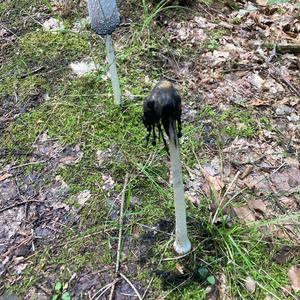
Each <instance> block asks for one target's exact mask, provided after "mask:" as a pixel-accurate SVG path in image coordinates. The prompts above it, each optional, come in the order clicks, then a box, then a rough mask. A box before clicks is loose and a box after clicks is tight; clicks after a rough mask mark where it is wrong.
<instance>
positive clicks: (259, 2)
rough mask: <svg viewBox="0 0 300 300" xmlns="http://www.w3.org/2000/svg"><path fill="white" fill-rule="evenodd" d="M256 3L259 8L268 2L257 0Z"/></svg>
mask: <svg viewBox="0 0 300 300" xmlns="http://www.w3.org/2000/svg"><path fill="white" fill-rule="evenodd" d="M256 3H257V4H258V5H261V6H266V5H267V4H268V0H257V1H256Z"/></svg>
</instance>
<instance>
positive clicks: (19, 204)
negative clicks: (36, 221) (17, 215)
mask: <svg viewBox="0 0 300 300" xmlns="http://www.w3.org/2000/svg"><path fill="white" fill-rule="evenodd" d="M33 202H37V203H43V202H44V201H39V200H27V201H23V202H19V203H15V204H12V205H10V206H7V207H4V208H2V209H0V214H1V213H3V212H4V211H6V210H10V209H12V208H15V207H19V206H22V205H27V204H28V203H33Z"/></svg>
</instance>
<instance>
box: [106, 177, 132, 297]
mask: <svg viewBox="0 0 300 300" xmlns="http://www.w3.org/2000/svg"><path fill="white" fill-rule="evenodd" d="M127 184H128V173H127V174H126V176H125V182H124V187H123V190H122V198H121V208H120V216H119V237H118V249H117V262H116V269H115V273H116V274H117V275H118V272H119V269H120V257H121V244H122V231H123V214H124V202H125V192H126V187H127ZM115 283H116V282H114V283H113V285H112V287H111V291H110V295H109V300H112V299H113V296H114V292H115Z"/></svg>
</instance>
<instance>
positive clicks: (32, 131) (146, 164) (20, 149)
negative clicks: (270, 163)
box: [0, 1, 297, 299]
mask: <svg viewBox="0 0 300 300" xmlns="http://www.w3.org/2000/svg"><path fill="white" fill-rule="evenodd" d="M21 2H22V5H20V6H18V7H16V6H15V5H14V4H13V2H11V1H5V2H4V3H3V4H1V6H0V12H1V14H7V11H9V12H11V13H12V16H13V17H12V18H11V20H10V22H8V23H7V26H11V25H14V24H15V26H16V27H17V26H19V25H18V24H19V21H20V19H19V17H18V13H20V12H21V11H31V10H32V6H33V5H32V2H27V1H21ZM209 4H210V3H207V4H206V5H209ZM51 5H52V4H51V2H48V1H47V3H46V2H39V5H38V6H37V8H36V10H38V11H42V12H43V14H44V15H45V16H46V15H47V14H48V15H49V16H50V15H51V14H53V9H52V8H53V7H52V6H51ZM128 5H129V6H128V7H130V5H132V3H131V2H130V4H128ZM218 5H220V4H218ZM145 6H146V7H147V9H148V10H146V9H145ZM151 7H152V8H153V5H152V6H151V5H150V6H149V4H148V3H147V2H145V1H142V2H141V5H140V6H139V7H138V9H137V11H136V12H135V18H136V19H137V24H134V25H133V26H132V27H131V28H130V29H129V30H127V29H126V27H125V28H121V29H120V32H121V34H118V33H116V35H115V40H116V45H117V46H119V47H120V49H121V50H120V51H117V60H118V63H119V75H120V79H121V85H122V89H123V91H124V94H125V96H124V99H123V100H124V102H123V103H122V105H121V107H116V106H115V105H114V104H113V99H112V89H111V85H110V81H109V79H107V78H106V72H107V69H106V66H105V63H104V60H105V55H104V45H103V41H102V40H101V39H99V38H97V37H95V35H94V34H93V33H91V32H90V31H88V30H84V31H83V32H79V33H75V32H72V31H71V30H70V28H71V26H70V24H72V20H74V19H75V17H76V16H77V17H84V16H85V14H84V10H80V11H79V12H78V13H76V14H72V15H70V16H68V17H65V18H62V20H63V21H64V22H65V24H66V30H64V31H60V32H55V33H53V32H45V31H43V30H41V28H40V27H39V26H35V25H36V24H35V25H34V26H32V27H30V30H22V31H20V32H19V37H18V39H17V40H16V41H15V44H14V46H13V47H11V45H9V42H7V45H6V46H5V47H7V48H5V49H6V51H4V52H3V53H4V54H5V55H7V60H6V61H5V63H4V64H3V66H2V68H1V87H0V92H1V95H2V99H1V105H2V109H3V111H4V113H5V114H7V113H10V111H14V115H15V116H16V117H15V118H13V119H9V120H7V121H6V122H5V126H3V128H2V127H0V129H1V128H2V135H1V139H0V149H1V150H2V151H5V156H4V157H2V158H1V167H4V166H6V165H7V164H11V163H13V164H14V165H23V164H25V165H26V164H27V163H28V162H31V153H33V151H34V149H33V146H34V144H35V142H36V140H37V139H38V137H39V136H40V135H41V134H43V133H44V132H47V133H48V135H49V136H50V137H51V138H52V139H53V140H56V141H58V142H59V143H60V144H61V145H63V146H64V147H72V146H75V145H80V147H81V150H82V151H83V157H82V159H81V160H80V161H79V162H78V163H76V164H74V165H70V166H64V167H63V168H60V169H56V170H55V172H54V174H51V175H52V176H53V177H54V176H59V178H62V179H63V180H64V181H65V182H66V183H67V184H68V185H69V186H70V190H69V194H68V199H66V203H68V204H69V205H70V206H71V207H72V206H74V208H76V209H78V208H79V207H78V203H77V202H76V201H74V196H76V195H77V194H78V193H80V192H82V191H85V190H89V191H90V192H91V193H92V197H91V198H90V199H89V201H88V202H87V203H86V204H85V205H84V206H83V207H80V212H79V215H80V218H79V220H78V221H77V222H76V224H75V225H74V226H72V227H70V228H68V227H67V226H66V227H65V228H64V230H63V231H62V233H61V234H60V236H59V238H57V239H56V240H54V241H51V243H50V244H47V241H46V244H43V243H41V244H40V245H39V247H38V249H37V251H36V252H34V253H33V254H32V256H29V257H28V258H25V259H26V264H27V267H26V268H25V269H24V271H22V273H21V276H18V275H16V274H14V273H13V272H12V273H10V274H6V276H5V278H3V279H4V281H3V282H4V285H3V286H2V290H1V292H6V293H7V292H11V293H14V294H16V295H18V297H20V298H24V297H25V296H26V295H27V297H28V295H29V297H31V298H32V299H34V298H37V299H39V297H41V294H39V292H37V291H38V290H39V286H42V287H43V291H42V292H44V293H45V295H46V297H48V298H51V297H52V296H55V295H56V296H58V297H62V294H63V292H68V293H69V294H70V295H72V296H73V297H74V299H77V298H78V299H79V298H80V297H87V295H86V294H84V293H83V292H82V291H80V285H78V282H79V281H80V278H81V277H83V276H85V275H86V274H89V276H90V274H94V276H96V274H97V276H96V277H97V279H96V281H95V282H96V283H95V286H91V289H92V291H93V293H95V292H97V289H100V288H101V287H102V286H104V285H105V284H109V283H110V282H111V281H113V278H114V265H115V263H116V255H117V243H118V230H119V225H118V213H119V209H120V195H121V192H122V189H123V186H124V178H125V175H126V174H129V178H130V179H129V183H128V185H127V187H126V193H125V209H124V226H123V232H122V239H123V243H122V245H123V248H122V252H121V270H122V272H124V273H126V274H127V276H128V278H130V280H131V281H132V282H133V283H134V284H135V285H136V286H138V287H139V289H140V290H141V291H146V287H147V286H148V284H149V282H150V280H151V285H150V286H149V290H148V291H147V296H146V298H147V297H148V298H149V299H156V298H157V297H159V296H163V297H165V298H168V299H205V298H206V297H207V289H208V287H211V292H210V293H211V295H213V291H214V289H215V287H216V286H217V285H220V284H221V285H222V284H223V286H224V288H225V289H226V293H227V294H228V297H235V298H236V299H265V297H266V295H272V296H273V297H274V298H275V299H288V298H290V299H295V296H293V295H292V294H291V293H288V294H286V293H285V294H284V291H283V290H282V287H283V286H286V285H287V284H288V278H287V275H286V274H287V270H288V268H289V267H290V266H291V265H293V264H295V262H296V260H297V258H296V257H295V258H294V259H292V260H290V261H289V262H288V263H287V264H285V265H278V264H276V263H275V262H274V261H272V257H273V256H274V255H275V254H276V253H277V252H278V251H279V250H280V249H281V246H282V245H286V244H287V243H288V244H289V245H290V246H293V244H292V242H288V241H286V240H284V239H280V238H274V240H272V242H271V243H270V241H269V240H268V239H266V236H265V235H264V231H263V230H262V229H263V228H265V227H267V226H268V225H270V223H272V222H273V223H275V224H281V222H282V220H281V219H280V218H277V219H275V220H272V221H264V220H261V221H256V222H253V223H250V224H248V225H245V224H242V223H240V222H239V221H237V220H236V219H234V220H233V221H231V222H230V225H228V222H227V219H226V217H224V216H223V215H222V212H221V211H222V210H221V211H219V212H218V215H217V216H215V218H217V217H218V218H219V219H220V221H219V222H217V223H213V222H212V214H211V211H210V210H209V206H210V204H211V203H214V201H216V199H214V197H215V194H214V193H213V192H212V194H211V197H206V196H204V195H202V197H201V198H200V200H199V202H200V205H198V206H195V205H193V204H191V203H189V204H188V224H189V231H190V235H191V241H192V244H193V247H194V248H193V250H192V252H191V253H190V254H189V255H187V256H185V257H183V258H176V257H174V253H173V252H172V243H173V236H172V235H171V234H172V230H173V227H174V221H173V203H172V193H171V190H170V187H169V183H168V181H169V171H168V159H167V154H166V153H165V151H164V149H163V146H162V145H159V146H157V147H153V146H148V147H146V146H145V139H144V138H145V130H144V128H143V125H142V122H141V116H142V103H143V99H144V97H145V96H146V95H147V94H148V93H149V90H150V89H151V87H152V81H153V80H158V79H159V78H160V77H161V76H162V74H163V73H165V74H169V72H170V70H169V69H168V68H166V67H164V66H163V65H162V64H161V61H160V60H157V55H156V54H157V53H170V52H172V51H173V49H174V44H171V43H168V42H165V40H164V33H163V28H162V27H160V26H156V25H155V22H156V19H155V17H156V15H153V16H152V17H151V10H150V9H151ZM124 9H126V8H124ZM176 10H178V11H179V12H180V16H183V17H184V18H186V19H188V18H189V14H190V11H189V10H184V9H180V8H176V9H173V10H171V9H170V10H168V11H166V12H165V14H166V15H167V16H171V17H173V18H175V19H176ZM46 12H47V13H46ZM125 14H126V15H127V14H128V11H126V12H125ZM74 15H75V16H74ZM32 18H35V17H34V15H33V16H32ZM215 21H216V22H218V21H219V20H217V18H216V20H215ZM14 22H15V23H14ZM143 22H144V23H143ZM145 22H148V23H147V26H146V27H145V26H143V25H145ZM149 27H150V28H151V29H150V30H149ZM151 30H152V32H151ZM150 32H151V34H150ZM225 33H226V31H224V30H215V32H212V33H211V34H210V37H209V38H208V39H207V41H205V43H204V44H203V45H202V46H201V49H200V50H199V48H198V49H197V48H196V49H193V48H185V47H184V45H178V44H177V45H176V47H175V48H176V50H177V51H178V53H181V54H182V55H183V56H184V57H185V58H186V59H187V58H188V57H189V56H190V57H192V58H193V59H194V58H196V57H197V55H199V54H200V53H202V52H203V51H205V49H208V51H214V50H217V49H218V48H219V39H220V38H221V37H222V36H223V35H224V34H225ZM122 34H125V35H126V39H127V40H126V43H125V44H124V45H121V42H122V41H123V40H122V39H123V37H124V36H123V35H122ZM119 43H120V44H119ZM7 50H9V51H7ZM193 51H194V52H193ZM86 57H92V58H93V60H94V61H95V62H97V63H99V64H100V68H99V70H98V71H97V72H95V73H93V74H89V75H86V76H84V77H81V78H76V77H75V76H74V75H73V74H72V73H71V71H70V68H69V64H70V63H71V62H73V61H76V60H80V59H83V58H86ZM39 68H40V70H39ZM35 70H38V71H37V72H36V73H35ZM32 73H33V74H32ZM145 78H150V81H149V80H145ZM127 91H130V93H126V92H127ZM46 94H47V97H45V95H46ZM182 96H183V99H185V97H187V96H189V97H190V96H191V95H188V93H187V92H183V95H182ZM194 96H195V99H196V98H197V95H194ZM189 101H193V99H190V100H189ZM16 107H17V109H16ZM206 121H207V122H206ZM207 124H208V125H207ZM265 128H269V129H270V124H269V122H268V119H265V118H262V117H261V116H260V114H259V113H258V112H257V111H256V110H255V109H246V110H245V109H243V108H240V107H231V108H230V109H228V110H225V111H220V110H218V108H217V107H211V106H206V105H205V104H203V105H201V107H197V109H196V115H195V117H194V119H193V121H189V120H187V121H186V122H185V124H184V129H183V136H184V137H183V139H182V159H183V165H184V173H185V174H184V176H185V179H186V180H187V178H188V169H189V168H194V167H195V166H196V165H197V164H198V163H199V161H200V162H207V161H209V159H210V157H211V155H212V152H218V151H222V149H223V148H225V147H227V146H228V145H229V144H230V143H231V142H232V141H233V140H234V139H236V138H241V137H242V138H249V139H250V138H255V137H258V136H259V135H260V134H261V132H262V131H263V130H264V129H265ZM207 146H208V147H207ZM107 149H114V152H113V156H112V157H110V159H109V160H107V161H105V162H104V164H101V165H100V166H99V164H98V163H97V159H96V154H97V151H105V150H107ZM207 149H210V151H211V152H210V151H207ZM43 166H44V164H43V163H40V164H35V165H33V166H32V165H30V164H29V165H28V166H26V167H25V172H27V173H28V174H30V173H32V172H33V171H35V172H43V170H44V167H43ZM103 174H105V175H106V176H110V178H113V181H114V186H113V188H112V190H110V191H109V192H107V190H106V189H105V188H103V186H104V185H105V179H104V177H103V176H102V175H103ZM246 193H247V195H246ZM249 194H250V195H251V191H249ZM249 194H248V191H247V190H246V189H245V190H244V191H243V192H241V193H239V194H238V195H236V196H235V197H232V198H231V199H230V200H229V203H231V204H233V203H238V204H241V203H243V202H245V201H247V197H248V195H249ZM76 205H77V206H76ZM292 219H293V217H291V220H292ZM287 220H290V219H289V218H288V217H287V219H286V220H285V221H287ZM283 221H284V220H283ZM153 228H154V229H153ZM204 269H205V270H206V271H207V272H208V275H210V276H211V278H212V280H213V281H215V282H213V281H208V280H207V278H208V276H204V277H203V276H202V275H203V274H202V275H201V272H202V271H203V270H204ZM201 270H202V271H201ZM220 274H224V276H225V278H226V281H225V282H223V283H222V282H221V279H220V278H222V277H220ZM248 276H251V277H252V278H253V279H254V280H255V281H256V282H257V283H258V287H257V288H256V291H255V293H254V294H251V293H250V292H249V290H247V289H246V288H245V280H246V278H247V277H248ZM96 277H95V278H96ZM58 282H60V283H62V285H63V288H60V289H59V290H58V291H55V290H54V287H55V284H57V283H58ZM33 290H34V292H33ZM82 290H83V288H82ZM117 292H118V290H117ZM121 292H122V291H120V293H121ZM131 292H132V291H131ZM81 293H83V294H81ZM45 295H44V296H45ZM228 299H230V298H228Z"/></svg>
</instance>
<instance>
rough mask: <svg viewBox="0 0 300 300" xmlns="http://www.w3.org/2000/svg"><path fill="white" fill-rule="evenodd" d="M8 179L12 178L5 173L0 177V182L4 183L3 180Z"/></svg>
mask: <svg viewBox="0 0 300 300" xmlns="http://www.w3.org/2000/svg"><path fill="white" fill-rule="evenodd" d="M9 177H12V174H9V173H5V174H3V175H1V176H0V181H4V180H5V179H7V178H9Z"/></svg>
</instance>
